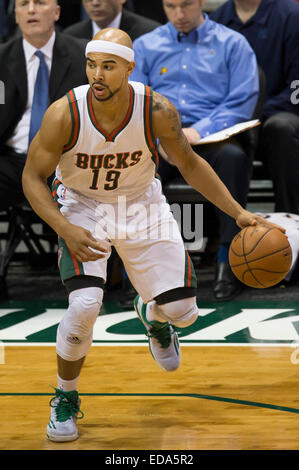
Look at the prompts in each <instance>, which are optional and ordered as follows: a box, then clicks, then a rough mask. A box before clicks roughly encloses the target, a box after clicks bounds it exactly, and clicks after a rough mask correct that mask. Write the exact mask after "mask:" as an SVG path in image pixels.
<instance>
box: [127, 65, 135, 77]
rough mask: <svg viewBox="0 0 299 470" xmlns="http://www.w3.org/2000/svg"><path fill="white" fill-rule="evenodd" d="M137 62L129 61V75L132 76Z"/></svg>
mask: <svg viewBox="0 0 299 470" xmlns="http://www.w3.org/2000/svg"><path fill="white" fill-rule="evenodd" d="M135 65H136V64H135V62H129V64H128V75H129V76H130V75H131V73H132V72H133V70H134V68H135Z"/></svg>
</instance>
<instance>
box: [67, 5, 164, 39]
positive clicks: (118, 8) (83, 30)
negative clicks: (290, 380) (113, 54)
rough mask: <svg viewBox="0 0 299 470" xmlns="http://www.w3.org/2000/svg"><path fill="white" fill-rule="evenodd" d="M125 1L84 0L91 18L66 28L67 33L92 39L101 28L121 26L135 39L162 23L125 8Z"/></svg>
mask: <svg viewBox="0 0 299 470" xmlns="http://www.w3.org/2000/svg"><path fill="white" fill-rule="evenodd" d="M125 1H126V0H82V4H83V6H84V8H85V10H86V13H87V14H88V16H89V19H88V20H84V21H80V22H79V23H76V24H74V25H73V26H70V27H69V28H66V29H65V33H67V34H71V35H72V36H76V37H78V38H85V39H91V38H93V36H94V35H95V34H96V33H97V32H98V31H99V30H100V29H103V28H108V27H109V28H120V29H122V30H123V31H125V32H126V33H128V34H129V36H130V37H131V39H132V40H134V39H136V38H137V37H139V36H141V35H142V34H144V33H147V32H149V31H152V30H153V29H154V28H156V27H157V26H159V25H160V24H159V23H157V22H156V21H153V20H150V19H148V18H145V17H142V16H140V15H137V14H136V13H133V12H131V11H128V10H126V9H123V4H124V3H125Z"/></svg>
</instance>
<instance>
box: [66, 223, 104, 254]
mask: <svg viewBox="0 0 299 470" xmlns="http://www.w3.org/2000/svg"><path fill="white" fill-rule="evenodd" d="M63 239H64V241H65V242H66V244H67V246H68V248H69V250H70V251H71V253H72V254H73V255H74V256H75V257H76V259H77V260H78V261H80V262H81V263H86V262H87V261H96V260H98V259H100V258H104V257H105V255H106V254H107V253H108V248H107V244H106V243H105V242H101V241H98V240H96V239H95V238H94V237H93V236H92V234H91V233H90V232H89V230H86V229H85V228H83V227H79V226H78V225H73V224H69V226H68V228H67V230H66V231H65V233H64V234H63ZM94 250H96V251H94Z"/></svg>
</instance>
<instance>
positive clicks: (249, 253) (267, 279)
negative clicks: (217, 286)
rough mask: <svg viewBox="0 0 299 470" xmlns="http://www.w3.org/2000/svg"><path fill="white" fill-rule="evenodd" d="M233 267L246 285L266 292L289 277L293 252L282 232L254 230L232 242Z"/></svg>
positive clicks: (254, 227)
mask: <svg viewBox="0 0 299 470" xmlns="http://www.w3.org/2000/svg"><path fill="white" fill-rule="evenodd" d="M229 263H230V266H231V269H232V271H233V273H234V275H235V276H236V277H237V278H238V279H239V280H240V281H241V282H243V284H246V285H247V286H249V287H255V288H259V289H264V288H266V287H271V286H274V285H275V284H278V283H279V282H280V281H281V280H282V279H283V278H284V277H285V276H286V275H287V273H288V272H289V270H290V267H291V264H292V249H291V246H290V244H289V241H288V239H287V237H286V236H285V235H284V234H283V233H282V232H281V231H280V230H279V229H277V228H270V227H266V226H265V225H255V226H250V227H246V228H244V229H243V230H241V231H240V232H239V233H238V234H237V235H236V236H235V238H234V239H233V240H232V242H231V245H230V248H229Z"/></svg>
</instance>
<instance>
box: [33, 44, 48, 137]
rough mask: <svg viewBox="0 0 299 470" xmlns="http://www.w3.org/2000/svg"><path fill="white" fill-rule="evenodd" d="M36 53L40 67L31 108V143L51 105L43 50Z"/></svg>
mask: <svg viewBox="0 0 299 470" xmlns="http://www.w3.org/2000/svg"><path fill="white" fill-rule="evenodd" d="M35 55H37V57H38V58H39V68H38V71H37V76H36V80H35V86H34V95H33V101H32V109H31V119H30V129H29V142H28V146H29V145H30V143H31V141H32V139H33V137H34V136H35V134H36V133H37V131H38V130H39V128H40V126H41V122H42V119H43V116H44V114H45V112H46V109H47V108H48V105H49V72H48V67H47V64H46V62H45V59H44V55H43V53H42V52H41V51H36V52H35Z"/></svg>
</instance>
